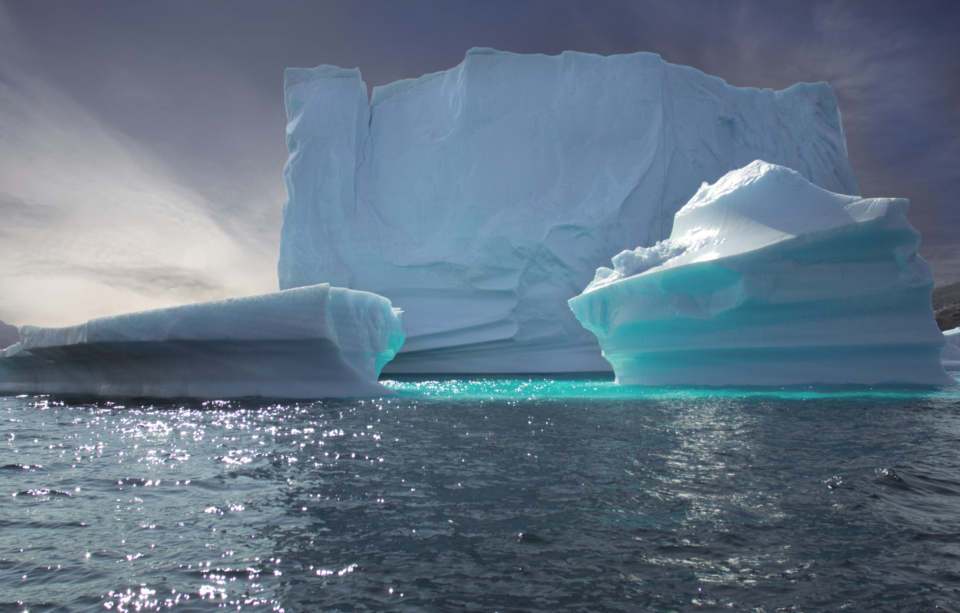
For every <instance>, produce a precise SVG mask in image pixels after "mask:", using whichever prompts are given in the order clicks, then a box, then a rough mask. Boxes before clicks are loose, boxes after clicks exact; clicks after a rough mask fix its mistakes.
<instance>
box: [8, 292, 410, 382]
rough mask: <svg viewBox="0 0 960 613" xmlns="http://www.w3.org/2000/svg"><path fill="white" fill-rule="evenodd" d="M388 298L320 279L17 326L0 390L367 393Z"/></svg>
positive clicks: (389, 335) (376, 367)
mask: <svg viewBox="0 0 960 613" xmlns="http://www.w3.org/2000/svg"><path fill="white" fill-rule="evenodd" d="M403 338H404V335H403V328H402V327H401V323H400V313H399V312H398V310H397V309H393V308H392V307H391V305H390V302H389V301H388V300H386V299H385V298H382V297H380V296H376V295H374V294H370V293H367V292H360V291H353V290H348V289H342V288H336V287H330V286H329V285H327V284H322V285H315V286H311V287H303V288H298V289H292V290H287V291H281V292H275V293H271V294H263V295H260V296H251V297H247V298H234V299H230V300H221V301H217V302H203V303H199V304H191V305H186V306H180V307H172V308H167V309H157V310H153V311H143V312H140V313H128V314H125V315H118V316H115V317H103V318H99V319H91V320H90V321H88V322H87V323H85V324H80V325H78V326H72V327H67V328H37V327H33V326H23V327H21V328H20V339H21V340H20V342H19V343H17V344H16V345H13V346H12V347H9V348H7V349H6V350H4V351H2V352H0V393H8V394H9V393H30V394H50V393H66V394H83V395H88V394H89V395H95V396H148V397H181V396H189V397H198V398H214V397H216V398H225V397H240V396H263V397H274V398H321V397H364V396H382V395H386V394H391V393H393V392H391V391H390V390H388V389H387V388H385V387H383V386H381V385H380V384H379V383H377V377H378V375H379V374H380V370H381V369H382V368H383V365H384V364H385V363H386V362H388V361H389V360H390V359H391V358H393V356H394V355H395V354H396V352H397V350H398V349H399V348H400V346H401V344H402V343H403Z"/></svg>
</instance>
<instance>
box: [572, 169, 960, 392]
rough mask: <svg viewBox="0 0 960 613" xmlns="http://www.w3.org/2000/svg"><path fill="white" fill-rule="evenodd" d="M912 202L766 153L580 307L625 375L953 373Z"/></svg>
mask: <svg viewBox="0 0 960 613" xmlns="http://www.w3.org/2000/svg"><path fill="white" fill-rule="evenodd" d="M907 207H908V202H907V201H906V200H904V199H898V198H874V199H862V198H859V197H855V196H846V195H841V194H836V193H832V192H829V191H826V190H824V189H821V188H819V187H817V186H816V185H813V184H812V183H810V182H809V181H807V180H806V179H804V178H803V177H802V176H801V175H800V174H799V173H797V172H795V171H793V170H790V169H788V168H784V167H782V166H777V165H774V164H768V163H765V162H762V161H756V162H753V163H752V164H749V165H748V166H746V167H745V168H743V169H741V170H736V171H733V172H730V173H728V174H727V175H725V176H724V177H723V178H722V179H720V180H719V181H717V182H716V183H715V184H713V185H707V184H704V185H703V186H702V187H701V188H700V190H699V191H698V192H697V193H696V195H694V197H693V198H692V199H691V200H690V202H689V203H687V204H686V206H684V207H683V208H682V209H681V210H680V211H679V212H678V213H677V215H676V218H675V219H674V224H673V231H672V233H671V235H670V238H669V239H667V240H664V241H661V242H660V243H658V244H657V245H655V246H653V247H647V248H643V247H641V248H638V249H636V250H633V251H624V252H623V253H620V254H619V255H617V256H616V257H615V258H613V263H614V268H613V269H609V268H601V269H599V270H598V271H597V274H596V277H595V279H594V281H593V282H592V283H590V285H589V286H588V287H587V289H586V290H585V291H584V293H583V294H582V295H580V296H577V297H576V298H573V299H572V300H570V307H571V309H572V310H573V312H574V314H575V315H576V316H577V318H578V319H579V320H580V322H581V323H583V325H584V327H586V328H587V329H589V330H590V331H591V332H593V333H594V334H596V336H597V338H598V339H599V341H600V346H601V347H602V348H603V352H604V357H605V358H606V359H607V360H609V361H610V363H611V364H612V366H613V369H614V372H615V373H616V375H617V381H618V382H620V383H622V384H645V385H664V384H702V385H786V384H803V383H862V384H875V383H909V384H945V383H951V382H952V379H951V378H950V377H948V376H947V375H946V373H945V372H944V370H943V367H942V366H941V362H940V353H941V350H942V349H943V346H944V336H943V334H941V333H940V331H939V329H938V328H937V324H936V321H935V319H934V315H933V307H932V306H931V302H930V293H931V291H932V289H933V282H934V280H933V272H932V270H931V268H930V266H929V265H928V264H927V263H926V262H925V261H924V260H923V259H922V258H920V256H919V255H917V248H918V247H919V245H920V234H919V233H918V232H917V231H916V230H914V229H913V228H912V227H911V226H910V224H909V222H908V221H907V219H906V217H905V214H906V212H907Z"/></svg>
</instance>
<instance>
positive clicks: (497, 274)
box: [279, 49, 859, 373]
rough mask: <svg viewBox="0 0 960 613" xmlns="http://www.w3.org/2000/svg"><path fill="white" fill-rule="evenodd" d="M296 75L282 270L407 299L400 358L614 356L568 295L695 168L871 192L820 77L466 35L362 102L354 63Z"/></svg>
mask: <svg viewBox="0 0 960 613" xmlns="http://www.w3.org/2000/svg"><path fill="white" fill-rule="evenodd" d="M284 89H285V100H286V106H287V115H288V128H287V138H288V147H289V149H290V159H289V161H288V163H287V166H286V170H285V177H286V184H287V190H288V197H289V200H288V203H287V205H286V208H285V210H284V222H283V231H282V237H281V251H280V261H279V277H280V286H281V288H291V287H298V286H303V285H310V284H315V283H331V284H333V285H340V286H344V287H350V288H354V289H361V290H365V291H370V292H374V293H377V294H380V295H382V296H385V297H387V298H389V299H390V300H391V302H392V303H393V304H394V305H395V306H398V307H400V308H402V309H403V310H404V328H405V332H406V334H407V340H406V343H405V344H404V347H403V349H402V350H401V352H400V353H399V355H398V356H397V358H396V359H395V360H394V361H393V362H391V363H390V364H389V365H388V366H387V369H386V370H387V372H475V373H482V372H492V373H506V372H563V371H568V372H569V371H597V370H609V365H608V364H607V363H606V361H604V360H603V358H602V357H601V354H600V350H599V348H598V346H597V342H596V340H595V338H594V337H593V335H591V334H590V333H589V332H587V331H585V330H584V329H583V328H582V327H581V326H580V325H579V324H578V323H577V321H576V319H575V318H574V317H573V315H572V314H571V312H570V310H569V309H568V308H567V306H566V302H567V300H568V299H569V298H571V297H573V296H575V295H577V294H578V293H579V292H581V291H582V290H583V288H584V287H586V286H587V284H588V283H589V282H590V280H591V279H592V278H593V277H594V273H595V271H596V270H597V268H598V267H600V266H601V265H603V264H605V263H607V262H609V261H610V258H611V257H612V256H614V255H616V254H617V253H619V252H621V251H623V250H625V249H632V248H634V247H636V246H637V245H641V246H651V245H654V244H655V243H656V242H657V241H659V240H661V239H664V238H666V237H667V236H669V235H670V231H671V227H672V225H673V216H674V214H675V213H676V212H677V210H679V209H680V207H681V206H683V204H685V203H686V202H687V201H688V200H689V199H690V197H691V196H693V195H694V193H696V191H697V189H698V188H699V187H700V185H701V183H703V182H704V181H708V182H713V181H716V180H717V179H719V178H720V177H722V176H723V175H724V174H725V173H726V172H728V171H730V170H733V169H736V168H740V167H743V166H745V165H746V164H749V163H750V162H752V161H753V160H755V159H764V160H767V161H770V162H775V163H778V164H781V165H784V166H787V167H790V168H793V169H795V170H797V171H798V172H799V173H801V174H802V175H803V176H804V177H805V178H806V179H808V180H810V181H811V182H813V183H814V184H815V185H818V186H820V187H823V188H825V189H829V190H830V191H833V192H837V193H843V194H851V195H857V194H858V193H859V192H858V191H857V186H856V180H855V178H854V175H853V171H852V170H851V168H850V164H849V161H848V159H847V151H846V144H845V140H844V135H843V130H842V127H841V121H840V112H839V110H838V108H837V101H836V97H835V96H834V93H833V90H832V89H831V88H830V87H829V86H828V85H827V84H825V83H818V84H798V85H794V86H793V87H790V88H788V89H786V90H784V91H780V92H774V91H772V90H758V89H751V88H736V87H731V86H728V85H726V84H725V83H724V82H723V81H722V80H721V79H718V78H716V77H711V76H708V75H705V74H703V73H701V72H699V71H697V70H695V69H692V68H687V67H682V66H676V65H672V64H668V63H666V62H664V61H663V60H662V59H661V58H660V57H659V56H657V55H654V54H649V53H637V54H632V55H618V56H612V57H601V56H597V55H589V54H583V53H574V52H566V53H564V54H562V55H559V56H545V55H516V54H512V53H503V52H497V51H493V50H490V49H473V50H471V51H470V52H468V54H467V56H466V58H465V60H464V61H463V63H461V64H460V65H459V66H457V67H455V68H453V69H450V70H447V71H444V72H439V73H435V74H430V75H425V76H423V77H420V78H418V79H409V80H405V81H399V82H396V83H392V84H389V85H386V86H383V87H377V88H375V89H374V91H373V96H372V99H371V101H370V103H369V104H368V102H367V90H366V86H365V85H364V83H363V81H362V80H361V77H360V72H359V70H356V69H354V70H344V69H340V68H336V67H333V66H320V67H318V68H314V69H288V70H287V72H286V77H285V85H284ZM669 256H670V254H669V253H665V254H659V255H657V257H660V258H664V257H669Z"/></svg>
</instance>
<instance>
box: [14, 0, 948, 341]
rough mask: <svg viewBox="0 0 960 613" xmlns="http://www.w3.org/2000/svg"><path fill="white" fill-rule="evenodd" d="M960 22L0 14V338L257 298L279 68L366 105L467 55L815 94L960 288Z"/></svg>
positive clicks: (264, 283) (204, 6)
mask: <svg viewBox="0 0 960 613" xmlns="http://www.w3.org/2000/svg"><path fill="white" fill-rule="evenodd" d="M958 31H960V2H955V1H951V2H933V1H931V2H923V1H918V2H912V3H903V2H886V1H884V0H872V1H869V2H867V1H857V2H817V1H809V2H807V1H805V2H769V1H749V2H748V1H737V0H674V1H671V2H653V1H642V0H638V1H626V0H609V1H604V0H592V1H589V2H580V1H568V0H540V1H532V0H531V1H528V0H509V1H496V0H490V1H472V2H467V1H460V0H437V1H427V0H420V1H415V0H411V1H407V0H394V1H367V0H350V1H343V2H322V1H313V2H286V1H282V0H273V1H271V2H265V1H246V0H205V1H203V2H194V1H192V0H190V1H186V0H166V1H164V2H128V1H119V0H117V1H115V0H109V1H108V0H86V1H84V2H76V1H73V0H0V320H2V321H5V322H7V323H13V324H16V325H22V324H33V325H43V326H59V325H71V324H76V323H81V322H83V321H85V320H87V319H89V318H91V317H98V316H105V315H114V314H118V313H123V312H129V311H134V310H142V309H148V308H157V307H165V306H172V305H176V304H185V303H188V302H196V301H201V300H215V299H220V298H227V297H231V296H241V295H250V294H256V293H263V292H269V291H275V290H276V289H277V278H276V260H277V253H278V245H279V237H280V223H281V212H282V208H283V204H284V202H285V200H286V193H285V189H284V184H283V165H284V162H285V161H286V158H287V151H286V145H285V124H286V115H285V111H284V107H283V70H284V68H286V67H288V66H297V67H305V66H306V67H312V66H317V65H319V64H334V65H337V66H341V67H344V68H353V67H359V68H360V70H361V73H362V75H363V79H364V81H365V82H366V84H367V86H368V87H369V88H371V89H372V88H373V87H374V86H377V85H383V84H386V83H389V82H392V81H395V80H398V79H403V78H410V77H418V76H420V75H422V74H426V73H430V72H436V71H440V70H446V69H449V68H452V67H454V66H456V65H457V64H459V63H460V62H461V61H462V60H463V57H464V54H465V53H466V51H467V50H468V49H470V48H471V47H475V46H479V47H493V48H495V49H500V50H505V51H513V52H516V53H544V54H549V55H555V54H558V53H561V52H562V51H564V50H568V49H569V50H575V51H583V52H589V53H597V54H601V55H611V54H616V53H633V52H637V51H648V52H654V53H658V54H660V55H661V56H662V57H663V58H664V59H665V60H667V61H668V62H673V63H675V64H683V65H688V66H693V67H695V68H697V69H699V70H702V71H703V72H705V73H707V74H712V75H716V76H719V77H721V78H723V79H725V80H726V81H727V82H728V83H730V84H731V85H736V86H740V87H761V88H766V87H769V88H773V89H783V88H786V87H789V86H790V85H792V84H794V83H796V82H800V81H806V82H817V81H826V82H828V83H830V85H831V86H832V87H833V88H834V90H835V91H836V93H837V98H838V100H839V102H840V110H841V113H842V117H843V127H844V131H845V132H846V137H847V147H848V150H849V155H850V161H851V165H852V166H853V169H854V172H855V173H856V176H857V180H858V184H859V187H860V192H861V194H862V195H863V196H865V197H903V198H909V199H910V201H911V208H910V212H909V214H908V219H909V220H910V221H911V223H912V224H913V225H914V226H915V227H916V228H917V229H919V230H920V231H921V233H922V235H923V242H922V245H921V249H920V253H921V255H922V256H923V257H924V258H926V259H927V260H928V261H929V262H930V263H931V264H932V265H933V268H934V273H935V275H936V279H937V283H938V285H943V284H947V283H953V282H957V281H960V202H958V201H957V194H960V104H958V102H957V101H958V100H960V35H958V34H957V32H958Z"/></svg>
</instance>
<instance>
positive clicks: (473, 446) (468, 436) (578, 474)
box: [0, 373, 960, 613]
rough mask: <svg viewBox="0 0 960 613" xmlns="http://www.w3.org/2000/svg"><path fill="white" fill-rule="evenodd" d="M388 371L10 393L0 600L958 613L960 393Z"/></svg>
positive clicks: (0, 470) (37, 604) (109, 606)
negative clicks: (172, 398) (353, 383)
mask: <svg viewBox="0 0 960 613" xmlns="http://www.w3.org/2000/svg"><path fill="white" fill-rule="evenodd" d="M953 374H954V375H955V376H960V373H953ZM386 383H387V385H389V386H390V387H391V388H393V389H394V390H396V391H397V392H398V395H397V396H394V397H390V398H382V399H377V400H366V401H321V402H263V401H252V400H241V401H229V402H226V401H214V402H202V401H180V402H171V403H145V402H143V401H132V400H121V399H116V400H114V401H113V402H108V401H81V400H77V399H72V400H71V399H58V398H52V397H45V396H44V397H40V396H26V397H16V398H14V397H3V398H0V423H2V432H0V436H2V437H3V442H2V447H0V456H2V457H0V611H16V612H18V613H20V612H23V611H111V612H112V611H148V610H149V611H156V610H160V611H167V610H176V611H213V610H218V611H219V610H240V611H500V612H507V611H631V612H635V611H721V610H722V611H730V610H734V611H744V610H750V611H836V610H850V611H864V610H871V611H932V610H943V611H960V384H958V385H956V386H949V387H942V388H910V389H905V388H865V387H857V388H845V387H832V388H789V389H772V390H771V389H721V390H718V389H681V388H660V389H644V388H621V387H617V386H615V385H614V384H613V383H612V382H610V381H607V380H602V379H591V378H588V377H568V378H560V379H548V378H534V377H527V378H517V379H497V378H445V379H426V378H409V379H396V380H391V381H388V382H386Z"/></svg>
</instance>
